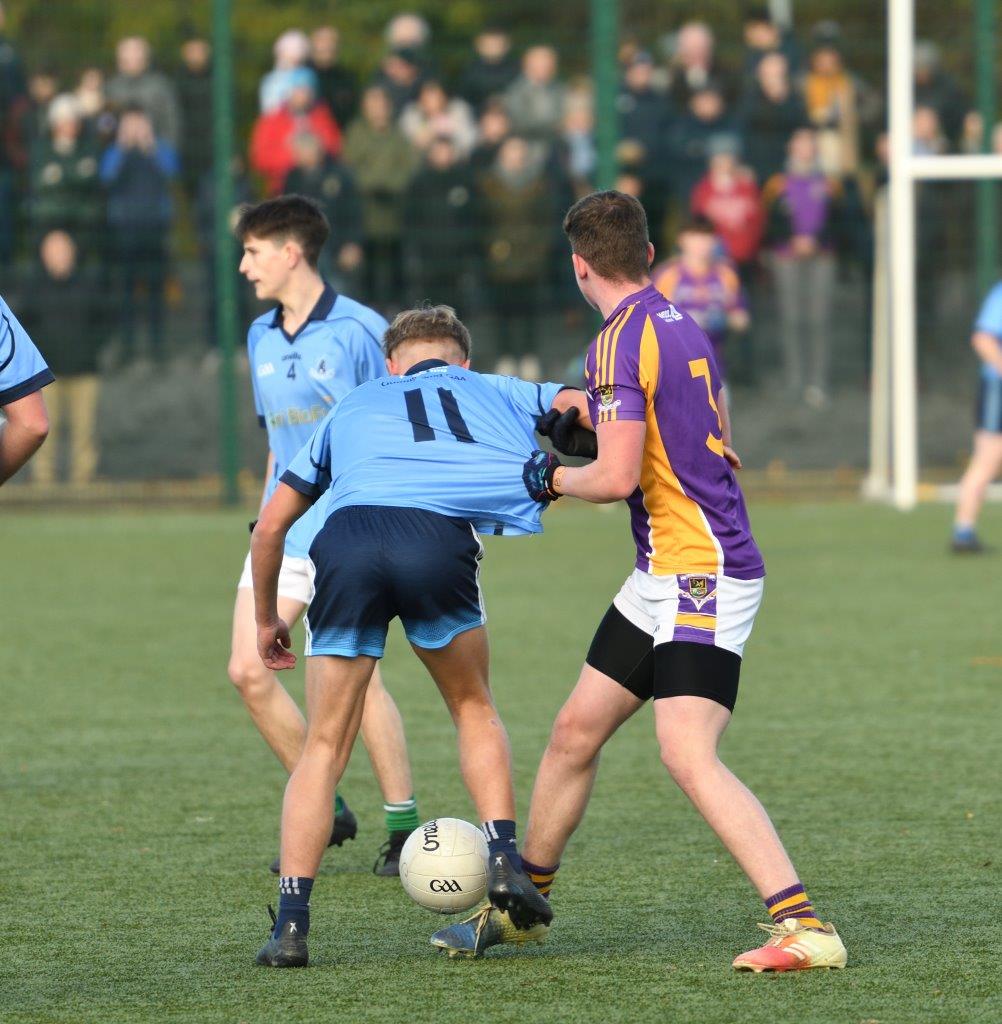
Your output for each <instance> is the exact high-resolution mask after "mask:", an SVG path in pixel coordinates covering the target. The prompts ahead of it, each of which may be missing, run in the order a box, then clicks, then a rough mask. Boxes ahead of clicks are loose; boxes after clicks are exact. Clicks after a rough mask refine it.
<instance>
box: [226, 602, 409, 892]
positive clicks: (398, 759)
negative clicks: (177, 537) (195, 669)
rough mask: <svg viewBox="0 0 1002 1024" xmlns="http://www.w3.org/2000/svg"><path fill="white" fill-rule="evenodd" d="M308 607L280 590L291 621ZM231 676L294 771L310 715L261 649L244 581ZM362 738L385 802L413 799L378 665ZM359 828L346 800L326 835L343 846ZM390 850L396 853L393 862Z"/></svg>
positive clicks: (390, 869) (389, 868) (401, 738)
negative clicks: (264, 658)
mask: <svg viewBox="0 0 1002 1024" xmlns="http://www.w3.org/2000/svg"><path fill="white" fill-rule="evenodd" d="M305 609H306V606H305V605H304V604H303V603H302V602H301V601H296V600H294V599H292V598H288V597H282V596H279V598H278V613H279V615H280V616H281V617H282V619H284V621H285V622H287V623H289V625H293V624H294V623H295V622H296V621H297V620H298V619H299V618H300V616H301V615H302V614H303V612H304V611H305ZM229 677H230V680H231V682H232V683H233V685H234V686H235V687H236V688H237V691H238V693H239V694H240V698H241V700H243V702H244V705H245V707H246V708H247V710H248V712H249V713H250V716H251V718H252V719H253V721H254V725H255V726H256V727H257V730H258V732H260V733H261V735H262V737H263V738H264V740H265V742H266V743H267V744H268V746H269V747H270V748H271V750H272V752H273V753H274V754H275V756H276V757H277V758H278V760H279V761H280V762H281V764H282V767H283V768H285V770H286V772H288V773H290V774H291V773H292V770H293V769H294V768H295V767H296V764H297V762H298V761H299V757H300V754H301V753H302V750H303V744H304V742H305V740H306V719H305V718H303V714H302V712H301V711H300V710H299V706H298V705H297V704H296V702H295V701H294V700H293V699H292V697H291V696H290V695H289V692H288V691H287V690H286V689H285V687H284V686H283V685H282V684H281V682H280V681H279V679H278V676H277V675H276V674H275V673H274V672H272V671H271V669H269V668H267V667H266V666H265V664H264V663H263V662H262V661H261V658H260V656H259V655H258V652H257V627H256V625H255V622H254V592H253V591H252V590H250V589H247V588H244V587H241V588H239V589H238V590H237V598H236V604H235V606H234V609H233V640H232V646H231V652H230V662H229ZM362 738H363V741H364V742H365V745H366V749H367V750H368V752H369V757H370V759H371V761H372V767H373V771H374V773H375V776H376V781H377V782H378V783H379V788H380V790H381V792H382V794H383V801H384V803H385V804H405V803H406V802H408V801H409V802H411V803H412V804H413V793H414V790H413V783H412V781H411V770H410V761H409V760H408V756H407V740H406V738H405V735H404V726H403V721H402V719H401V717H400V712H399V710H398V709H397V705H396V703H395V702H394V700H393V698H392V697H391V696H390V694H389V693H388V692H387V690H386V689H385V687H384V686H383V680H382V676H381V675H380V672H379V667H378V665H377V666H376V669H375V671H374V672H373V674H372V681H371V684H370V685H369V688H368V690H367V691H366V695H365V708H364V712H363V716H362ZM339 806H341V805H340V804H339ZM415 813H416V812H415ZM357 828H358V826H357V823H356V821H355V816H354V814H352V812H351V810H350V809H349V808H348V807H347V806H346V805H345V806H344V808H343V809H342V810H340V811H339V814H338V817H337V820H336V822H335V829H334V831H333V832H332V833H331V834H330V836H329V837H328V841H329V842H330V843H331V844H336V845H338V846H340V845H341V844H342V843H343V842H344V840H345V839H353V838H354V837H355V833H356V831H357ZM384 845H389V844H384ZM400 845H402V844H401V843H398V844H397V848H396V849H393V850H386V849H384V850H383V851H381V857H382V858H383V866H382V868H377V873H380V874H394V875H395V874H396V873H397V871H396V865H397V863H398V861H399V846H400ZM388 854H390V855H393V860H392V863H391V862H390V861H389V858H388V856H387V855H388ZM272 871H275V872H277V871H278V862H277V860H276V862H275V863H274V864H273V865H272Z"/></svg>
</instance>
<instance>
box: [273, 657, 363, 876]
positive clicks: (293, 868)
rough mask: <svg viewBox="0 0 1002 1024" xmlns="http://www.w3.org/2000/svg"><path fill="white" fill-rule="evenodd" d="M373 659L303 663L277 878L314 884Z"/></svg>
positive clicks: (329, 659)
mask: <svg viewBox="0 0 1002 1024" xmlns="http://www.w3.org/2000/svg"><path fill="white" fill-rule="evenodd" d="M375 664H376V659H375V658H370V657H367V656H366V655H359V656H358V657H357V658H336V657H330V656H320V657H314V658H309V659H307V663H306V713H307V727H306V742H305V744H304V745H303V752H302V756H301V757H300V758H299V761H298V763H297V764H296V767H295V768H294V769H293V772H292V774H291V775H290V776H289V782H288V785H287V786H286V787H285V800H284V801H283V803H282V874H283V875H296V876H305V877H307V878H313V877H314V876H315V875H316V873H317V868H318V867H319V866H320V860H321V857H322V856H323V852H324V848H325V847H326V846H327V839H328V837H329V836H330V833H331V826H332V824H333V810H332V808H333V804H334V790H335V788H336V786H337V784H338V782H339V781H340V779H341V776H342V775H343V774H344V770H345V767H346V766H347V764H348V758H349V756H350V755H351V749H352V747H353V746H354V743H355V737H356V735H357V734H358V730H359V726H360V725H361V722H362V709H363V707H364V704H365V689H366V687H367V686H368V685H369V679H370V677H371V676H372V670H373V668H374V667H375Z"/></svg>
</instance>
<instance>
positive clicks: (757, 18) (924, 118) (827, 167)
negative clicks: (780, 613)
mask: <svg viewBox="0 0 1002 1024" xmlns="http://www.w3.org/2000/svg"><path fill="white" fill-rule="evenodd" d="M668 39H669V42H668V44H667V45H664V46H662V42H663V40H658V50H657V52H652V51H651V50H647V49H644V48H643V47H642V46H641V45H639V43H637V42H635V41H630V40H627V41H626V42H624V43H623V45H622V46H621V49H620V64H621V67H620V71H621V78H620V83H619V90H618V96H617V110H618V116H619V125H618V137H619V142H618V146H617V151H616V156H617V163H618V168H619V171H618V180H617V187H618V188H620V189H623V190H624V191H628V192H631V193H633V194H635V195H637V196H638V197H639V198H640V199H641V201H642V202H643V203H644V204H645V206H646V208H647V210H648V214H649V218H650V223H651V232H652V238H653V241H654V243H655V246H656V248H657V251H658V259H659V265H658V267H657V268H656V279H657V280H658V281H659V282H660V285H661V287H662V288H664V289H665V290H666V291H667V292H668V293H670V295H671V297H673V298H674V299H676V300H677V301H678V302H679V303H680V304H681V305H684V306H685V307H686V308H689V309H690V310H691V311H693V312H694V313H695V314H696V315H697V316H698V317H699V318H700V319H701V321H702V322H703V323H704V326H706V327H707V329H708V330H709V331H710V333H711V335H712V336H713V337H714V339H715V341H716V342H717V344H718V345H719V346H720V352H721V359H723V348H724V346H725V345H726V344H730V345H731V347H732V349H734V351H733V353H732V355H733V356H734V357H735V358H734V359H733V360H732V362H733V363H734V364H736V366H735V372H739V373H740V374H742V375H743V376H744V377H745V378H749V377H751V376H753V375H754V373H755V372H756V366H755V361H754V360H753V359H752V354H753V351H754V348H753V346H752V345H751V343H750V340H749V331H748V328H749V325H752V327H753V325H754V320H755V316H756V310H757V308H758V307H759V306H761V305H762V304H763V303H772V308H774V309H775V310H776V314H775V315H776V317H777V319H778V328H779V331H778V333H779V336H780V339H781V353H782V360H783V366H782V374H783V378H784V380H785V384H786V387H787V388H788V390H789V392H790V393H791V395H795V396H797V397H798V398H799V399H802V400H804V401H806V402H807V403H808V404H813V405H823V404H824V403H825V402H826V401H827V395H828V392H829V369H828V367H829V362H830V357H829V352H830V342H829V338H828V331H829V325H830V323H831V306H832V300H833V294H834V289H835V282H836V268H837V266H838V265H839V264H841V265H842V266H843V267H844V268H847V269H848V271H849V272H855V273H857V274H859V275H860V278H861V280H864V281H865V280H866V279H867V277H868V274H869V266H870V260H871V258H872V256H871V249H872V232H871V231H870V220H871V214H872V204H873V197H874V193H875V191H876V189H877V188H878V187H879V186H880V184H881V182H882V180H883V178H884V177H885V172H884V166H885V158H884V155H885V154H886V143H885V139H884V135H883V121H884V111H883V102H882V97H881V96H880V94H879V93H878V92H877V91H876V90H875V89H874V88H873V87H871V86H870V85H869V84H867V83H866V82H864V81H862V80H861V78H860V77H859V76H858V75H857V74H856V73H855V72H854V71H853V68H852V64H851V53H848V52H847V50H846V47H845V45H844V40H843V39H842V36H841V33H840V30H839V27H838V25H837V24H835V23H833V22H824V23H821V24H819V25H816V26H814V27H813V28H811V29H810V30H809V31H807V32H805V33H803V34H802V35H800V36H795V35H794V34H793V33H792V32H790V31H788V30H786V29H784V28H782V27H780V26H778V25H777V24H775V23H774V22H773V21H772V20H771V18H770V16H769V13H768V11H767V9H766V8H765V7H763V8H761V9H754V10H752V11H750V13H749V14H748V15H747V17H746V18H745V20H744V26H743V45H742V49H741V58H740V60H739V61H733V62H732V63H731V64H730V65H727V64H725V63H724V62H723V61H721V60H720V58H719V55H718V48H717V41H716V39H715V37H714V33H713V31H712V29H711V28H710V27H709V26H708V25H706V24H704V23H702V22H697V21H691V22H688V23H685V24H683V25H681V26H679V27H678V30H677V31H676V32H675V33H674V34H672V35H671V36H670V37H668ZM273 56H274V64H273V67H272V68H271V70H269V71H268V72H267V73H266V74H265V75H264V77H263V78H262V79H261V82H260V87H259V92H258V102H259V113H258V115H257V117H256V118H255V119H254V122H253V125H252V127H251V130H250V134H249V138H247V139H246V145H245V146H243V147H242V149H243V153H242V155H241V157H240V158H239V159H237V160H236V161H235V162H234V167H233V173H234V176H235V180H236V185H237V194H238V197H239V198H240V199H241V200H246V199H250V198H255V197H259V196H262V195H273V194H277V193H279V192H283V191H294V192H298V193H302V194H304V195H309V196H312V197H313V198H315V199H316V200H317V201H318V202H319V203H320V204H321V205H322V206H323V208H324V209H325V211H326V213H327V215H328V217H329V219H330V222H331V225H332V229H333V230H332V237H331V240H330V243H329V245H328V247H327V249H326V251H325V252H324V254H323V265H322V269H323V272H324V273H325V274H326V275H327V276H328V277H329V278H330V279H331V280H332V281H333V283H334V284H335V286H336V287H338V288H341V289H343V290H345V291H347V292H349V293H350V294H352V295H353V296H356V297H358V298H359V299H361V300H363V301H366V302H369V303H370V304H372V305H374V306H376V307H378V308H380V309H381V310H383V311H384V312H387V313H392V312H393V311H394V310H395V309H399V308H401V307H402V306H404V305H407V304H410V303H412V302H416V301H421V300H423V299H431V300H434V301H437V302H448V303H450V304H452V305H454V306H456V307H457V308H458V309H459V311H460V312H461V314H464V315H469V314H470V313H483V314H485V315H490V316H491V317H492V318H493V320H494V323H495V325H496V330H495V334H496V339H495V341H496V344H495V349H496V351H497V354H498V362H499V367H498V368H499V369H500V370H502V371H505V372H516V371H517V372H519V373H521V374H522V375H524V376H527V377H536V376H538V374H539V373H540V370H541V367H540V356H541V355H542V354H544V353H543V352H542V337H543V328H544V323H545V317H546V316H547V315H550V314H552V313H564V312H565V311H566V312H568V315H569V311H571V310H573V309H575V308H576V306H577V298H576V295H575V292H574V286H573V282H572V281H570V280H569V277H568V270H567V266H568V261H567V259H566V258H565V252H564V249H565V243H564V240H563V238H562V236H561V233H560V220H561V214H562V212H563V211H564V210H565V209H566V207H567V206H568V205H569V204H570V203H571V202H572V201H573V199H574V198H575V197H576V196H578V195H580V194H582V193H584V192H586V191H589V190H590V189H591V188H593V187H594V180H595V172H596V162H597V152H596V145H595V140H594V132H593V121H594V113H593V109H594V107H593V95H592V88H591V83H590V81H589V80H588V78H587V77H584V76H580V75H579V76H574V75H571V76H568V75H566V74H565V73H564V71H563V68H562V65H561V59H560V55H559V54H558V52H557V50H556V49H555V48H554V47H552V46H549V45H543V44H538V45H531V46H529V47H528V48H526V49H525V50H524V51H523V52H521V53H517V52H515V50H514V48H513V45H512V40H511V37H510V35H509V33H508V32H507V31H506V30H505V29H504V28H502V27H487V28H484V29H483V30H482V31H481V32H480V33H479V34H477V35H476V37H475V38H474V39H473V40H472V48H471V52H470V54H469V59H468V62H467V64H466V66H465V67H464V68H463V69H462V71H461V73H460V74H458V75H455V76H452V77H451V78H446V77H445V76H443V75H442V74H440V71H439V66H438V62H437V60H436V51H435V46H434V40H433V38H432V34H431V31H430V28H429V25H428V24H427V22H426V21H425V20H424V19H423V18H421V17H420V16H419V15H416V14H408V13H403V14H398V15H397V16H395V17H394V18H393V19H392V20H391V22H390V23H389V25H388V26H387V29H386V33H385V53H384V55H383V57H382V59H381V61H380V63H379V66H378V69H377V70H376V72H375V74H374V75H373V76H371V77H370V78H369V79H368V80H367V81H363V80H362V79H361V78H360V77H359V75H358V74H357V73H356V71H355V69H354V68H353V66H352V65H353V62H352V61H351V59H350V55H344V54H342V52H341V48H340V38H339V34H338V31H337V29H336V28H335V27H333V26H330V25H325V26H321V27H318V28H316V29H314V30H313V31H312V32H310V33H306V32H304V31H301V30H298V29H290V30H289V31H286V32H284V33H283V34H282V35H281V36H279V38H278V39H277V40H276V41H275V44H274V51H273ZM243 59H246V58H243ZM211 69H212V49H211V44H210V42H209V41H208V40H207V39H205V38H200V37H197V36H192V37H191V38H189V39H187V40H186V41H185V42H184V43H183V45H182V46H181V48H180V52H179V54H178V59H177V60H176V61H164V63H163V65H160V64H158V62H157V61H155V59H154V55H153V53H152V51H151V47H150V44H149V42H148V41H147V40H145V39H143V38H138V37H132V38H125V39H122V40H120V41H119V43H118V44H117V47H116V51H115V67H114V70H113V71H111V72H108V71H106V70H105V69H104V68H100V67H88V68H86V69H84V70H83V71H82V73H80V75H79V76H78V77H77V78H76V80H75V81H71V80H68V79H66V78H65V77H64V76H63V75H62V74H61V73H60V72H59V71H58V70H57V69H55V68H49V67H24V66H23V65H22V62H21V60H20V59H19V55H18V48H17V44H16V41H14V40H11V39H9V38H7V37H6V36H5V35H4V34H3V15H2V8H0V268H3V267H6V266H8V265H10V264H11V262H12V260H13V259H14V257H15V256H18V257H19V263H22V264H23V263H24V262H25V257H26V256H30V262H31V271H30V276H29V281H28V282H27V283H26V284H25V286H24V288H23V294H24V296H25V298H26V301H25V302H24V303H23V308H24V309H25V316H26V319H27V320H28V321H29V325H30V324H31V323H32V322H34V323H36V324H37V330H38V332H39V335H40V337H42V338H43V339H44V347H45V349H46V352H47V354H48V355H50V357H51V360H52V363H53V368H54V370H55V372H56V373H57V375H59V376H60V377H78V378H84V377H90V378H93V377H94V374H95V373H96V366H97V363H96V355H95V354H94V353H95V352H96V349H97V347H98V346H99V345H100V344H101V343H102V341H103V340H105V339H107V338H108V337H115V338H116V339H117V340H118V342H119V349H120V351H121V352H122V353H123V354H124V357H125V358H130V357H132V356H134V355H135V354H136V353H137V352H145V353H147V354H149V355H151V356H152V357H153V358H154V359H156V358H159V357H160V356H161V354H162V352H163V347H164V306H165V299H166V298H168V297H170V295H171V289H172V288H174V289H176V288H178V287H179V286H178V284H177V280H176V278H175V277H174V275H173V274H172V271H171V257H170V253H171V251H172V249H175V250H176V248H177V241H176V240H177V239H178V238H179V237H180V238H182V239H185V240H186V241H185V243H184V244H186V245H187V246H188V247H189V250H191V249H193V250H195V251H197V252H198V253H199V255H200V257H201V258H202V259H203V260H204V273H205V276H206V279H207V281H208V282H209V288H210V291H209V293H208V294H209V295H210V296H211V282H212V279H213V273H214V269H213V258H212V257H213V254H212V249H213V230H212V226H213V208H214V195H213V192H214V189H213V178H212V169H211V157H212V89H211ZM915 89H916V103H917V108H916V111H915V122H914V136H915V148H916V151H917V152H929V153H937V152H945V151H964V150H968V151H973V150H977V149H979V148H980V143H981V137H982V126H981V124H980V121H979V119H978V117H977V115H976V114H974V113H972V112H971V109H970V103H969V100H968V98H967V96H965V94H964V92H963V91H962V89H961V88H960V87H959V86H958V84H957V83H956V81H955V80H954V79H953V78H951V76H950V75H949V74H947V73H946V72H945V71H944V70H943V69H942V68H941V66H940V57H939V51H938V49H937V47H936V45H935V44H933V43H931V42H920V43H919V44H918V47H917V51H916V62H915ZM995 143H996V148H998V149H1002V132H1000V131H996V133H995ZM920 202H921V198H920ZM925 213H926V214H927V215H929V216H930V217H931V220H925V221H924V222H923V226H922V231H924V232H925V239H926V241H928V238H929V232H930V231H933V230H935V227H934V225H935V211H930V210H928V209H927V210H926V211H925ZM664 257H669V258H668V259H667V260H665V259H664ZM243 301H244V302H246V301H247V300H246V296H243ZM207 305H208V306H209V307H211V299H210V301H209V302H208V303H207ZM66 310H72V311H73V312H72V314H71V315H72V321H73V323H74V327H75V330H74V339H73V342H72V344H70V343H67V344H60V343H59V342H58V341H55V340H54V338H55V337H56V336H57V335H58V323H57V321H61V322H63V323H65V322H66V320H65V311H66ZM56 311H62V312H60V313H57V312H56ZM206 312H207V314H208V319H207V321H206V324H205V331H206V337H207V339H208V338H211V336H212V328H211V312H212V311H211V308H209V309H207V310H206ZM245 312H246V310H245ZM752 334H753V332H752ZM728 337H730V341H729V342H728ZM738 338H739V339H741V343H740V344H737V343H736V340H735V339H738ZM770 369H771V368H770ZM88 388H89V390H88ZM77 391H78V392H79V394H78V395H77V396H76V398H75V399H73V400H71V399H69V398H68V399H67V414H68V415H69V416H71V417H76V418H77V419H79V420H81V422H83V423H84V427H81V431H82V432H86V431H85V426H86V421H87V418H88V416H90V417H91V418H92V416H93V409H92V408H91V409H90V411H88V403H89V402H92V401H96V398H93V399H92V398H91V397H88V396H91V393H92V392H94V394H96V388H94V387H92V386H90V385H87V386H84V387H82V388H78V389H77ZM81 396H83V397H81ZM84 449H86V446H84ZM93 461H94V460H93V456H92V454H89V453H88V452H87V451H86V450H83V451H82V453H81V454H79V457H78V458H76V459H75V461H74V467H75V468H74V472H75V473H77V475H78V476H79V478H80V479H85V478H87V477H88V476H89V474H91V473H92V472H93ZM36 465H37V466H38V467H39V468H38V472H40V473H43V474H44V473H46V472H50V471H51V470H50V469H47V468H46V467H45V465H44V463H43V461H42V460H39V461H38V462H36Z"/></svg>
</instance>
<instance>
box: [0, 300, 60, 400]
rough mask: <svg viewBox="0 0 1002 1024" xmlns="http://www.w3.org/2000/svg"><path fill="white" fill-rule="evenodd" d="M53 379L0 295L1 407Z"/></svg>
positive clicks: (42, 386) (49, 382)
mask: <svg viewBox="0 0 1002 1024" xmlns="http://www.w3.org/2000/svg"><path fill="white" fill-rule="evenodd" d="M55 379H56V378H55V377H54V376H53V375H52V371H51V370H50V369H49V367H48V366H47V365H46V363H45V360H44V359H43V358H42V354H41V353H40V352H39V351H38V349H37V348H35V346H34V343H33V342H32V340H31V338H29V337H28V332H27V331H26V330H25V329H24V328H23V327H22V326H21V325H20V324H19V323H18V321H17V317H16V316H14V314H13V313H12V312H11V311H10V306H8V305H7V303H6V302H4V300H3V299H2V298H0V407H2V406H4V405H10V404H11V402H16V401H17V400H18V399H19V398H24V397H25V396H27V395H31V394H34V393H35V392H36V391H38V390H40V389H41V388H44V387H45V385H46V384H51V383H52V382H53V381H54V380H55Z"/></svg>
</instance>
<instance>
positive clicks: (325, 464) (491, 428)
mask: <svg viewBox="0 0 1002 1024" xmlns="http://www.w3.org/2000/svg"><path fill="white" fill-rule="evenodd" d="M561 389H562V385H560V384H530V383H528V382H527V381H523V380H517V379H516V378H513V377H498V376H494V375H491V374H481V373H475V372H474V371H472V370H465V369H463V368H462V367H460V366H451V365H448V364H446V363H443V362H441V361H440V360H426V361H425V362H422V363H418V364H417V366H415V367H413V368H412V369H411V370H410V371H409V372H408V373H407V374H406V375H405V376H403V377H385V378H383V379H382V380H372V381H368V382H367V383H365V384H361V385H360V386H359V387H357V388H355V390H354V391H352V392H351V394H349V395H348V396H346V397H345V398H342V399H341V401H340V402H339V403H338V404H337V406H336V407H335V408H334V410H333V411H332V412H330V413H329V414H328V415H327V417H326V419H324V420H323V422H322V423H321V424H320V426H319V427H318V428H317V430H316V432H315V433H314V435H313V437H312V438H311V439H310V441H309V443H308V444H307V445H306V446H305V447H304V448H303V449H302V451H300V453H299V454H298V455H297V456H296V457H295V458H294V459H293V460H292V462H291V464H290V465H289V468H288V469H287V470H286V471H285V473H283V474H282V478H281V479H282V482H283V483H285V484H288V485H289V486H290V487H292V488H294V489H295V490H297V491H299V492H300V493H302V494H305V495H307V496H308V497H311V498H313V499H319V501H318V504H319V505H321V506H322V515H323V518H324V519H325V520H326V518H327V517H328V516H330V515H331V514H332V513H333V512H335V511H337V510H338V509H340V508H346V507H348V506H353V505H381V506H392V507H397V508H421V509H426V510H428V511H430V512H438V513H440V514H441V515H446V516H453V517H456V518H460V519H465V520H467V521H468V522H470V523H472V524H473V526H474V528H475V529H476V530H478V531H479V532H481V533H496V534H501V533H503V534H516V535H517V534H527V533H540V532H541V531H542V527H541V526H540V522H539V519H540V515H541V514H542V511H543V507H544V506H542V505H540V504H539V503H537V502H535V501H533V500H532V499H531V498H530V497H529V495H528V494H527V493H526V490H525V485H524V484H523V483H522V466H523V464H524V462H525V460H526V459H527V458H529V456H530V455H531V454H532V451H533V449H534V448H535V447H536V440H535V433H534V431H535V424H536V417H537V416H540V415H542V414H543V413H544V412H546V411H548V410H549V409H550V408H551V407H552V405H553V400H554V398H555V397H556V395H557V393H558V392H559V391H560V390H561ZM328 483H329V488H328ZM325 488H326V489H327V490H326V493H324V491H325ZM321 496H322V497H321ZM392 541H393V543H398V544H406V543H407V538H406V537H398V538H392Z"/></svg>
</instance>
